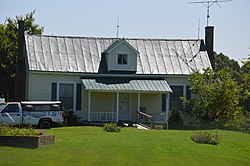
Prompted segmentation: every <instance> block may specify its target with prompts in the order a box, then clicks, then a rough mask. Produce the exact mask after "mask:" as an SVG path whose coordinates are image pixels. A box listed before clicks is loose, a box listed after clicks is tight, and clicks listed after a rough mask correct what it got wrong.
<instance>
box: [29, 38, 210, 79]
mask: <svg viewBox="0 0 250 166" xmlns="http://www.w3.org/2000/svg"><path fill="white" fill-rule="evenodd" d="M25 40H26V42H25V44H26V51H27V57H28V59H27V60H28V61H27V62H28V69H29V70H30V71H46V72H50V71H51V72H52V71H53V72H77V73H98V69H99V67H100V62H101V54H102V53H103V51H104V50H105V49H107V48H108V47H109V46H110V45H111V43H113V42H114V41H115V40H116V39H115V38H92V37H65V36H44V35H31V36H29V35H26V36H25ZM125 40H126V41H127V42H128V43H129V44H130V45H131V46H133V47H134V48H135V49H136V50H138V51H139V55H138V56H137V71H136V74H190V73H192V72H193V71H201V70H202V69H203V68H207V67H211V64H210V61H209V58H208V55H207V52H206V49H205V45H204V42H203V40H168V39H125Z"/></svg>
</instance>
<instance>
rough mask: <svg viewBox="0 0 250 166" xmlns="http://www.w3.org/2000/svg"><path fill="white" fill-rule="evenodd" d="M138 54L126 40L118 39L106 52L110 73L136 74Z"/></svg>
mask: <svg viewBox="0 0 250 166" xmlns="http://www.w3.org/2000/svg"><path fill="white" fill-rule="evenodd" d="M138 54H139V52H138V51H137V50H136V49H135V48H134V47H133V46H132V45H130V44H129V43H128V42H127V41H126V40H125V39H124V38H123V39H117V40H116V41H114V42H113V43H112V44H111V45H110V46H109V47H108V48H107V49H106V50H105V51H104V55H105V59H106V63H107V69H108V71H109V72H112V71H128V72H136V68H137V56H138Z"/></svg>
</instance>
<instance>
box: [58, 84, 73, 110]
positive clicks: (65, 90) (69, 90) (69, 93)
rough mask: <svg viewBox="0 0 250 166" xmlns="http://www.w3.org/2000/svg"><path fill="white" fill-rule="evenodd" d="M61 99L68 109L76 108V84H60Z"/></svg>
mask: <svg viewBox="0 0 250 166" xmlns="http://www.w3.org/2000/svg"><path fill="white" fill-rule="evenodd" d="M59 100H60V101H61V103H62V106H63V107H65V108H66V109H68V110H72V111H73V110H74V84H68V83H62V84H59Z"/></svg>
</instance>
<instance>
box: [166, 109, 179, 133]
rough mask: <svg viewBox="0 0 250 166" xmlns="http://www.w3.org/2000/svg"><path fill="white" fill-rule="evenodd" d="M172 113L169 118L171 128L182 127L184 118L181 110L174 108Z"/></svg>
mask: <svg viewBox="0 0 250 166" xmlns="http://www.w3.org/2000/svg"><path fill="white" fill-rule="evenodd" d="M170 112H171V114H170V115H169V118H168V124H169V128H171V129H181V128H183V120H182V117H181V115H180V112H179V111H178V110H177V109H175V108H174V109H172V110H171V111H170Z"/></svg>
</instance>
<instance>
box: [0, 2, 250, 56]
mask: <svg viewBox="0 0 250 166" xmlns="http://www.w3.org/2000/svg"><path fill="white" fill-rule="evenodd" d="M0 1H1V6H0V23H3V22H4V20H6V18H7V17H11V18H14V17H15V16H16V15H18V16H20V15H24V14H26V13H28V12H31V11H33V10H36V13H35V18H36V23H38V24H39V25H41V26H43V27H44V28H45V32H44V34H49V35H51V34H53V35H66V36H88V37H116V24H117V18H118V17H119V25H120V28H119V37H125V38H131V37H132V38H163V39H196V38H198V22H199V19H200V33H199V36H200V38H203V39H204V29H205V26H206V7H205V6H203V5H202V4H192V5H191V4H187V2H190V1H191V2H195V1H201V0H88V1H87V0H67V1H66V0H33V1H31V0H0ZM220 5H221V7H222V8H220V7H218V6H217V5H216V4H214V5H213V6H212V7H211V12H210V21H209V22H210V25H213V26H215V36H214V37H215V38H214V40H215V43H214V44H215V45H214V47H215V51H216V52H218V53H220V52H222V53H224V54H225V55H227V56H229V57H230V58H233V59H235V60H241V59H242V58H247V56H248V54H250V49H249V48H250V1H249V0H233V1H231V2H225V3H221V4H220Z"/></svg>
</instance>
